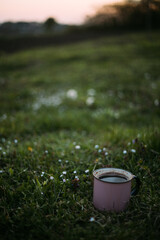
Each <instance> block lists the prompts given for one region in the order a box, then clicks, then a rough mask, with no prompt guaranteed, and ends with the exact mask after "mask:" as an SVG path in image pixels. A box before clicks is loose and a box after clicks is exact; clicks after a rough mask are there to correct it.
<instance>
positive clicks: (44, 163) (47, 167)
mask: <svg viewBox="0 0 160 240" xmlns="http://www.w3.org/2000/svg"><path fill="white" fill-rule="evenodd" d="M159 96H160V33H152V35H150V36H147V35H146V34H144V33H141V34H130V35H127V34H126V35H122V36H119V37H118V36H117V37H108V38H101V39H98V40H92V41H86V42H82V43H77V44H74V45H68V46H61V47H50V48H43V49H36V50H29V51H23V52H19V53H15V54H11V55H1V56H0V228H1V230H0V237H1V239H27V240H29V239H68V240H76V239H80V240H83V239H106V240H107V239H108V240H110V239H118V240H119V239H123V240H124V239H126V240H128V239H158V238H159V236H160V229H159V227H160V211H159V210H160V191H159V181H160V120H159V116H160V108H159V104H160V98H159ZM133 149H134V150H135V151H134V150H133ZM124 150H126V152H123V151H124ZM106 165H107V166H112V167H117V168H122V169H125V170H128V171H130V172H132V173H133V174H135V175H137V176H138V177H139V178H140V179H141V182H142V185H141V188H140V191H139V193H138V195H137V196H135V197H132V198H131V200H130V204H129V206H128V207H127V209H126V210H125V211H124V212H121V213H118V214H117V213H105V212H99V211H98V210H96V209H95V208H94V206H93V203H92V194H93V177H92V171H93V169H95V168H101V167H104V166H106ZM86 170H89V171H86ZM75 171H76V172H75ZM75 178H78V179H77V180H76V179H75Z"/></svg>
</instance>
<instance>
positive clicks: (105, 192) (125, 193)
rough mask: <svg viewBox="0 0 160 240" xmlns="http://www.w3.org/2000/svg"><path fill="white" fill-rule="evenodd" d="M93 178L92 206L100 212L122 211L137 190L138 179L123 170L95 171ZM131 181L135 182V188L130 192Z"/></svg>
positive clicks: (102, 169) (103, 169)
mask: <svg viewBox="0 0 160 240" xmlns="http://www.w3.org/2000/svg"><path fill="white" fill-rule="evenodd" d="M93 176H94V187H93V204H94V206H95V208H97V209H98V210H101V211H113V212H120V211H123V210H124V209H125V208H126V206H127V205H128V203H129V199H130V197H131V196H133V195H136V194H137V192H138V190H139V186H140V180H139V178H138V177H136V176H135V175H133V174H132V173H130V172H128V171H125V170H123V169H119V168H101V169H97V170H95V171H94V172H93ZM133 179H135V180H136V186H135V188H134V189H133V190H131V182H132V180H133Z"/></svg>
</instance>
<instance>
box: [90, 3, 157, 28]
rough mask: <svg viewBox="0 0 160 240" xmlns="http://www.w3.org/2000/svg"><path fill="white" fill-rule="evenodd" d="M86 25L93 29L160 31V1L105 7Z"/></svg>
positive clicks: (91, 17)
mask: <svg viewBox="0 0 160 240" xmlns="http://www.w3.org/2000/svg"><path fill="white" fill-rule="evenodd" d="M85 25H86V26H87V27H88V28H93V29H97V28H101V29H123V30H142V29H159V28H160V0H141V1H135V0H128V1H125V2H123V3H117V4H113V5H104V6H102V7H101V8H99V9H98V10H97V11H96V13H95V14H94V15H92V16H88V17H87V18H86V21H85Z"/></svg>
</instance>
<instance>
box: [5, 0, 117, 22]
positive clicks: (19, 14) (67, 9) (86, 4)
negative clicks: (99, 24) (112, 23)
mask: <svg viewBox="0 0 160 240" xmlns="http://www.w3.org/2000/svg"><path fill="white" fill-rule="evenodd" d="M118 1H121V0H0V22H4V21H39V22H42V21H44V20H46V19H47V18H48V17H54V18H55V19H56V20H57V21H58V22H59V23H66V24H79V23H82V22H83V20H84V18H85V16H86V15H88V14H91V13H93V12H94V11H95V9H96V7H98V6H102V5H104V4H109V3H112V2H118Z"/></svg>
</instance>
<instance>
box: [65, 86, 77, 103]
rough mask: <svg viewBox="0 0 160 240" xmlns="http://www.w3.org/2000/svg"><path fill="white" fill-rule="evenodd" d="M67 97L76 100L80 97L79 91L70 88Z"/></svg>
mask: <svg viewBox="0 0 160 240" xmlns="http://www.w3.org/2000/svg"><path fill="white" fill-rule="evenodd" d="M67 97H68V98H70V99H72V100H75V99H77V97H78V93H77V91H76V90H75V89H69V90H68V91H67Z"/></svg>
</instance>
